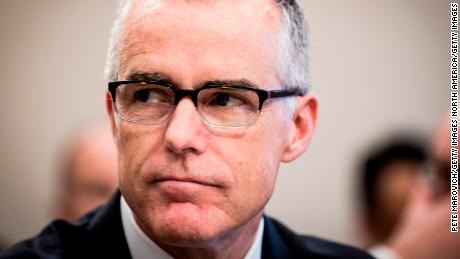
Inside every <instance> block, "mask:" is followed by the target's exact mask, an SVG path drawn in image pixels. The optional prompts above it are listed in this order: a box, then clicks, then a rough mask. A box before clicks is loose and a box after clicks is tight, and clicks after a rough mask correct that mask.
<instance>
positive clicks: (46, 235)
mask: <svg viewBox="0 0 460 259" xmlns="http://www.w3.org/2000/svg"><path fill="white" fill-rule="evenodd" d="M4 258H21V259H22V258H24V259H27V258H40V259H55V258H59V259H63V258H64V259H71V258H72V259H73V258H131V255H130V253H129V248H128V245H127V243H126V238H125V236H124V231H123V226H122V223H121V214H120V193H119V192H117V193H115V194H114V195H113V196H112V198H111V199H110V201H109V202H108V203H107V204H105V205H103V206H101V207H99V208H97V209H95V210H93V211H91V212H89V213H88V214H86V215H85V216H83V217H82V218H80V219H79V220H78V221H76V222H72V223H71V222H67V221H64V220H56V221H53V222H52V223H50V224H49V225H48V226H46V227H45V228H44V229H43V230H42V231H41V232H40V233H39V234H38V235H37V236H35V237H33V238H31V239H28V240H25V241H23V242H21V243H18V244H16V245H15V246H12V247H11V248H9V249H7V250H6V251H5V252H4V253H3V254H0V259H4Z"/></svg>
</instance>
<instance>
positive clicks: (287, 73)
mask: <svg viewBox="0 0 460 259" xmlns="http://www.w3.org/2000/svg"><path fill="white" fill-rule="evenodd" d="M143 1H145V3H146V4H148V5H149V6H151V5H155V4H156V3H157V2H159V1H161V0H143ZM117 2H118V11H117V18H116V19H115V22H114V24H113V27H112V31H111V37H110V41H109V48H108V53H107V60H106V67H105V77H106V79H107V80H110V81H116V80H118V69H119V65H120V64H119V63H120V43H121V37H122V32H123V24H124V21H125V19H126V17H127V15H128V13H129V10H130V8H131V4H132V2H133V0H118V1H117ZM276 2H277V3H278V5H279V6H280V8H281V11H282V19H283V21H282V22H283V26H282V29H281V31H280V33H281V35H280V36H281V37H280V42H279V50H278V64H277V73H278V76H279V77H280V79H281V81H282V84H283V86H285V87H302V88H304V89H307V90H308V88H309V85H310V84H309V75H308V37H307V36H308V30H307V24H306V21H305V18H304V15H303V12H302V10H301V8H300V6H299V4H298V2H297V1H296V0H276Z"/></svg>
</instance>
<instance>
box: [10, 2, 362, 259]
mask: <svg viewBox="0 0 460 259" xmlns="http://www.w3.org/2000/svg"><path fill="white" fill-rule="evenodd" d="M305 27H306V26H305V22H304V19H303V16H302V13H301V11H300V9H299V6H298V4H297V3H296V1H274V0H254V1H247V0H240V1H212V0H210V1H182V0H179V1H167V0H164V1H147V0H145V1H142V0H139V1H125V2H123V3H121V8H120V13H119V17H118V19H117V20H116V22H115V26H114V29H113V35H112V41H111V44H110V48H109V55H108V57H109V62H108V66H107V74H108V76H109V80H110V81H112V82H111V83H110V84H109V92H108V93H107V98H106V104H107V110H108V113H109V116H110V120H111V123H112V131H113V135H114V139H115V142H116V146H117V149H118V162H119V163H118V165H119V180H120V181H119V184H120V191H121V195H120V193H118V194H117V195H115V196H114V197H113V199H112V200H111V201H110V202H109V203H108V205H107V206H106V207H105V208H102V209H100V210H98V211H95V212H93V213H91V214H89V215H87V216H86V217H84V218H82V219H81V220H80V221H78V222H77V223H75V224H69V223H66V222H62V221H58V222H55V223H53V224H52V225H51V226H50V227H48V228H46V229H45V230H44V232H42V234H41V235H39V237H37V238H35V239H32V240H29V241H27V242H26V243H24V244H22V245H21V244H20V245H18V246H16V247H15V248H12V249H11V250H10V251H9V252H7V253H6V255H11V256H23V258H26V257H33V256H36V257H42V258H48V257H49V258H61V257H64V258H68V257H72V258H134V259H137V258H171V257H175V258H370V256H369V255H367V254H366V253H365V252H362V251H359V250H356V249H353V248H350V247H347V246H342V245H339V244H335V243H331V242H328V241H324V240H320V239H316V238H312V237H306V236H298V235H296V234H294V233H293V232H292V231H290V230H289V229H287V228H286V227H285V226H283V225H281V224H280V223H278V222H277V221H275V220H273V219H271V218H269V217H264V216H263V210H264V207H265V205H266V203H267V202H268V200H269V198H270V196H271V194H272V192H273V188H274V186H275V180H276V176H277V173H278V169H279V165H280V163H281V162H290V161H292V160H294V159H296V158H297V157H298V156H300V155H301V154H302V153H303V152H304V151H305V149H306V148H307V146H308V143H309V141H310V138H311V136H312V133H313V130H314V129H315V126H316V119H317V99H316V97H315V96H314V95H313V94H311V93H308V92H307V90H308V89H307V86H308V76H307V73H306V68H307V59H306V58H307V53H306V50H307V42H306V29H305ZM6 257H7V256H6Z"/></svg>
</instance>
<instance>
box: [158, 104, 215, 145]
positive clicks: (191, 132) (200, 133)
mask: <svg viewBox="0 0 460 259" xmlns="http://www.w3.org/2000/svg"><path fill="white" fill-rule="evenodd" d="M207 144H208V132H207V129H206V126H205V125H204V124H203V122H202V121H201V118H200V115H199V114H198V112H197V110H196V108H195V105H194V104H193V101H192V100H191V99H190V98H182V100H181V101H179V103H178V104H177V105H176V108H175V110H174V113H173V114H172V117H171V119H170V120H169V122H168V125H167V129H166V133H165V146H166V147H167V148H168V149H169V150H171V151H172V152H174V153H176V154H183V153H188V152H191V153H195V154H200V153H203V152H204V151H205V149H206V146H207Z"/></svg>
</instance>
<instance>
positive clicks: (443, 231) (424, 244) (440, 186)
mask: <svg viewBox="0 0 460 259" xmlns="http://www.w3.org/2000/svg"><path fill="white" fill-rule="evenodd" d="M450 148H451V146H450V118H446V119H445V120H443V121H442V123H441V124H440V125H439V127H438V129H437V130H436V132H435V134H434V135H433V137H432V141H431V145H430V150H429V151H428V152H427V153H428V157H429V158H428V160H427V162H426V163H425V166H424V169H423V173H421V174H420V173H419V174H417V175H418V176H417V177H416V179H415V181H413V183H412V184H411V185H405V186H406V188H407V190H406V191H404V193H405V196H406V197H407V196H408V197H407V198H405V200H406V202H405V205H404V206H403V207H404V208H403V210H402V213H401V214H400V216H399V217H398V220H397V222H396V223H395V224H394V225H393V226H394V227H393V229H392V231H391V232H390V233H388V235H387V236H386V238H385V239H384V240H382V241H381V243H376V244H374V246H373V247H371V248H370V249H369V251H370V253H371V254H372V255H374V256H375V257H376V258H379V259H433V258H442V259H458V258H460V235H459V234H458V233H452V232H451V227H450V208H451V207H450V205H451V203H450V201H451V197H450V173H451V172H450ZM393 202H396V200H392V199H391V200H388V201H387V203H390V204H391V203H393ZM390 206H392V205H390Z"/></svg>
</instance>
